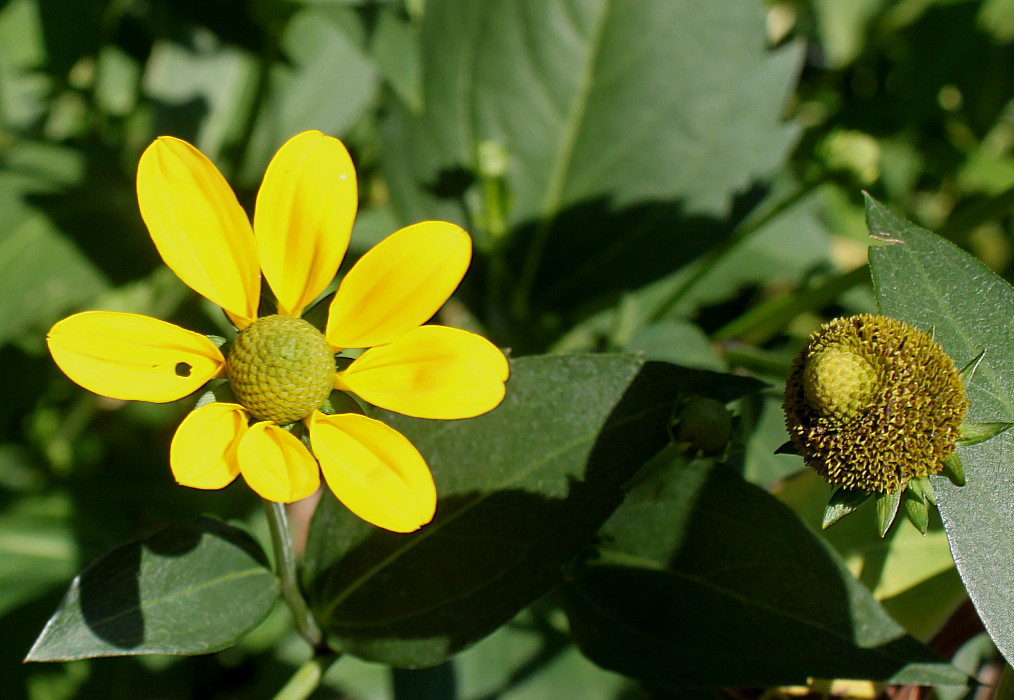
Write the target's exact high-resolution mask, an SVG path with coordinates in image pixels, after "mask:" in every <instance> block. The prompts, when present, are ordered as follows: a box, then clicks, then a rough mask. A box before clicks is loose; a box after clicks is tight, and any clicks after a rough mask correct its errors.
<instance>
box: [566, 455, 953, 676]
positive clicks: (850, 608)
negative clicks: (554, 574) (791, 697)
mask: <svg viewBox="0 0 1014 700" xmlns="http://www.w3.org/2000/svg"><path fill="white" fill-rule="evenodd" d="M597 551H598V559H597V560H596V561H595V562H593V563H591V564H590V565H589V567H588V568H587V570H586V571H585V572H584V573H583V574H582V575H581V576H580V577H578V578H577V580H576V581H574V582H573V583H571V584H568V585H567V586H566V587H565V588H564V592H565V601H566V609H567V612H568V616H569V618H570V623H571V631H572V633H573V635H574V637H575V639H576V640H577V642H578V644H579V645H580V646H581V647H582V649H583V650H584V652H585V653H586V654H587V655H588V656H589V657H591V659H592V660H594V661H595V662H597V663H598V664H600V665H601V666H604V667H605V668H609V669H611V670H614V671H619V672H621V673H624V674H626V675H629V676H633V677H635V678H638V679H641V680H643V681H646V682H648V683H650V684H659V685H665V686H767V685H782V684H798V683H803V682H805V681H806V679H807V678H811V677H816V678H869V679H875V680H892V681H895V682H906V683H951V684H962V683H964V675H963V674H962V673H960V672H958V671H957V670H956V669H952V668H951V667H950V666H948V665H947V664H944V663H942V662H940V661H939V660H938V659H937V658H936V657H935V656H934V655H933V654H932V652H930V651H929V650H928V649H926V648H925V647H923V646H922V645H921V644H919V643H918V642H917V641H916V640H914V639H913V638H911V637H909V636H908V635H907V634H906V633H905V631H904V630H903V629H902V628H901V627H899V626H898V625H897V623H895V622H893V621H892V620H891V618H890V617H889V616H888V615H887V613H885V612H884V610H883V609H882V608H881V607H880V606H879V605H878V604H877V603H876V601H875V600H874V599H873V596H872V595H870V593H869V591H868V590H867V589H866V588H864V587H863V586H862V585H861V584H859V583H858V582H856V580H855V579H854V578H853V577H852V575H851V574H850V573H849V572H848V570H847V569H846V568H845V567H844V566H843V565H842V563H841V561H840V560H839V559H838V557H837V556H836V555H835V554H834V553H833V551H832V550H831V549H830V548H829V547H828V546H827V545H825V544H824V543H823V542H822V541H821V540H820V539H819V538H817V537H816V536H814V535H813V533H811V532H810V531H809V530H808V529H807V528H806V527H805V526H803V524H802V523H801V522H800V521H799V518H798V517H796V516H795V515H794V514H793V513H792V512H791V511H790V510H789V509H788V508H786V507H785V506H784V505H782V504H781V503H779V502H778V501H777V500H776V499H775V498H774V497H773V496H771V495H769V494H768V493H767V492H765V491H763V490H762V489H760V488H758V487H756V486H753V485H751V484H748V483H747V482H745V481H743V479H742V478H740V476H739V475H738V474H736V473H735V472H734V471H733V470H732V469H730V468H729V467H727V466H725V465H722V464H717V463H714V462H712V461H709V460H696V461H691V460H689V459H688V458H687V457H685V456H684V455H681V454H679V453H677V452H676V451H675V450H672V449H670V450H667V451H666V452H663V453H662V454H660V455H659V456H658V458H657V459H656V460H654V461H653V462H652V463H651V464H650V465H648V466H647V467H645V478H644V480H642V481H641V482H640V483H639V484H638V485H637V487H636V488H634V489H633V490H632V491H631V492H630V494H629V495H628V496H627V499H626V501H624V504H623V505H622V506H621V507H620V508H619V509H618V510H617V511H616V513H614V514H613V516H612V517H611V518H610V519H609V521H608V522H607V523H606V525H605V526H604V527H603V530H602V535H601V538H600V542H599V545H598V547H597Z"/></svg>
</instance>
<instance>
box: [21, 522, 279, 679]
mask: <svg viewBox="0 0 1014 700" xmlns="http://www.w3.org/2000/svg"><path fill="white" fill-rule="evenodd" d="M278 590H279V589H278V579H277V578H276V577H275V575H274V574H273V573H272V572H271V570H270V569H269V568H268V567H267V562H266V560H265V557H264V553H263V552H262V551H261V549H260V547H259V546H258V545H257V543H256V542H255V541H254V540H253V539H252V538H251V537H250V536H249V535H247V534H246V533H245V532H243V531H242V530H238V529H236V528H234V527H230V526H228V525H226V524H224V523H221V522H218V521H217V520H212V519H210V518H201V519H199V520H196V521H194V522H192V523H186V524H180V525H170V526H169V527H167V528H165V529H163V530H160V531H159V532H157V533H155V534H154V535H152V536H150V537H147V538H145V539H143V540H138V541H137V542H132V543H130V544H127V545H123V546H122V547H117V548H116V549H114V550H112V551H110V552H108V553H107V554H105V555H103V556H102V557H99V558H98V559H97V560H95V561H94V562H92V564H90V565H89V566H88V567H87V568H85V569H84V571H82V572H81V573H80V574H78V576H77V577H76V578H75V579H74V581H73V583H71V586H70V589H69V590H68V591H67V594H66V595H65V596H64V599H63V601H62V602H61V603H60V606H59V608H57V610H56V612H55V613H54V614H53V616H52V617H51V618H50V619H49V622H48V623H46V628H45V629H44V630H43V631H42V634H41V635H39V638H38V639H37V640H36V641H35V644H34V645H33V646H32V649H31V651H29V652H28V656H27V658H26V659H25V660H26V661H72V660H75V659H87V658H94V657H100V656H132V655H137V654H204V653H208V652H212V651H218V650H220V649H225V648H226V647H229V646H231V645H232V644H234V643H235V642H236V641H237V640H238V639H239V638H240V637H242V636H243V635H244V634H246V633H247V632H249V631H250V630H251V629H253V627H255V626H256V625H257V624H258V623H259V622H260V621H261V620H263V619H264V617H265V616H267V614H268V612H270V610H271V608H272V606H273V605H274V603H275V600H276V599H277V598H278Z"/></svg>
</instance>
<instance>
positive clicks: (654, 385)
mask: <svg viewBox="0 0 1014 700" xmlns="http://www.w3.org/2000/svg"><path fill="white" fill-rule="evenodd" d="M758 384H759V383H758V382H756V381H754V380H751V379H745V378H742V377H733V376H729V375H722V374H717V373H714V372H705V371H696V370H687V369H684V368H681V367H677V366H676V365H669V364H663V363H647V364H646V363H644V362H643V361H642V360H641V359H639V358H638V357H636V356H632V355H598V356H596V355H588V356H583V355H565V356H550V357H530V358H522V359H520V360H517V361H515V362H513V365H512V376H511V380H510V382H509V383H508V385H507V397H506V399H505V400H504V402H503V403H502V404H501V405H500V406H499V407H498V408H497V409H496V410H494V411H492V412H490V413H488V414H486V415H484V416H480V417H478V418H474V419H470V420H463V421H424V420H416V419H409V418H405V417H401V416H395V415H392V414H384V415H383V416H382V417H383V418H384V420H385V421H387V422H389V423H390V424H392V425H393V426H395V427H396V428H397V429H398V430H400V431H401V432H403V433H404V434H405V435H407V436H408V437H409V439H411V440H412V442H413V444H415V445H416V446H417V447H418V448H419V450H420V451H421V452H422V454H423V456H425V457H426V460H427V462H428V463H429V465H430V467H431V468H432V470H433V474H434V478H435V479H436V482H437V489H438V492H439V494H440V502H439V507H438V509H437V515H436V518H435V519H434V521H433V522H432V523H431V524H429V525H427V526H426V527H424V528H423V529H422V530H420V531H419V532H417V533H413V534H411V535H397V534H393V533H389V532H385V531H381V530H378V529H377V528H374V527H371V526H369V525H367V524H366V523H363V522H362V521H360V520H358V519H357V518H355V517H354V516H352V515H351V514H350V513H348V512H347V511H345V509H344V508H342V507H341V506H340V505H338V504H337V502H336V501H335V500H334V499H333V498H331V497H330V495H328V496H325V499H324V501H323V502H322V503H321V506H320V507H319V509H318V512H317V514H316V516H315V517H314V521H313V524H312V527H311V532H310V541H309V544H308V551H307V561H306V566H307V568H308V573H309V581H308V588H309V594H310V598H311V605H312V606H313V608H314V609H315V610H316V612H317V614H318V618H319V620H320V622H321V624H322V625H323V626H324V627H325V629H326V630H327V632H328V634H329V639H330V641H331V642H332V643H334V644H335V645H336V646H337V647H338V648H339V649H340V650H342V651H345V652H351V653H353V654H356V655H359V656H363V657H365V658H368V659H372V660H376V661H383V662H385V663H390V664H394V665H397V666H421V665H433V664H437V663H439V662H441V661H443V660H445V659H447V658H448V657H449V656H451V655H452V654H454V653H455V652H456V651H458V650H460V649H462V648H463V647H465V646H467V645H469V644H471V643H472V642H474V641H476V640H478V639H479V638H481V637H483V636H485V635H486V634H489V633H490V632H492V631H493V630H495V629H496V628H497V627H499V626H500V625H501V624H503V623H505V622H507V621H508V620H509V619H511V618H512V617H513V616H514V615H515V614H516V613H517V612H518V611H519V610H520V609H522V608H523V607H525V606H526V605H528V604H529V603H531V602H532V601H533V600H535V599H536V598H537V597H539V596H540V595H542V594H543V593H545V592H546V591H547V590H548V589H550V588H552V587H553V586H555V585H557V584H558V583H559V582H560V581H561V580H562V577H563V569H564V566H565V565H566V564H567V563H568V562H570V561H571V560H572V559H573V558H574V557H575V556H576V555H577V554H578V553H579V552H580V551H581V550H582V549H583V547H585V546H586V545H587V543H588V542H589V541H590V540H591V539H592V537H593V536H594V534H595V532H596V530H597V529H598V528H599V526H600V525H601V524H602V523H603V522H604V521H605V519H606V518H607V517H608V516H609V514H610V513H611V512H612V511H613V510H614V509H615V508H616V506H617V505H619V503H620V500H621V499H622V494H623V487H624V484H625V483H626V482H627V480H628V479H629V478H630V477H631V476H632V475H633V474H634V473H635V472H636V471H637V469H638V468H639V467H640V466H641V465H642V464H644V463H645V462H646V461H647V460H648V459H650V458H651V457H652V456H653V455H654V454H656V453H657V452H658V450H660V449H661V448H662V447H663V446H664V445H665V444H666V443H667V442H668V440H669V434H668V426H669V422H670V418H671V415H672V410H673V405H674V403H675V402H676V400H677V398H678V397H679V396H680V395H681V394H690V393H692V394H705V395H711V396H715V397H717V398H719V399H721V400H723V401H727V400H730V399H732V398H734V397H736V396H739V395H741V394H743V393H746V392H748V391H751V390H753V389H756V388H757V386H758Z"/></svg>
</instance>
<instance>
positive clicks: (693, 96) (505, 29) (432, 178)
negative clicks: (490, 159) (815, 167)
mask: <svg viewBox="0 0 1014 700" xmlns="http://www.w3.org/2000/svg"><path fill="white" fill-rule="evenodd" d="M421 32H422V34H421V42H420V43H421V46H422V48H423V51H422V75H423V104H424V105H425V109H424V110H422V111H421V112H417V113H414V112H412V111H411V110H410V109H408V108H406V107H404V106H402V105H397V104H394V105H392V106H391V107H392V108H391V109H390V110H389V111H390V113H391V115H392V116H391V118H390V119H389V121H388V122H387V124H386V130H385V139H384V141H385V145H387V146H388V148H387V149H386V153H385V161H384V169H385V172H386V174H387V176H388V183H389V185H390V189H391V194H392V198H393V200H394V201H395V203H396V205H397V206H398V208H399V209H400V210H401V211H402V212H403V214H404V216H405V218H406V219H407V220H418V219H421V218H440V219H450V220H452V221H457V222H459V223H465V222H466V221H474V220H476V219H480V220H481V219H484V218H487V217H485V216H484V214H485V212H484V211H483V210H484V209H485V203H484V201H483V200H482V195H481V194H480V193H479V192H478V191H477V188H474V187H473V185H474V184H475V183H476V181H477V174H478V171H479V168H478V164H477V154H478V153H479V150H480V144H483V143H493V144H497V145H498V147H500V148H502V150H503V152H504V153H506V155H507V162H508V164H509V167H508V170H507V173H506V188H507V191H508V192H507V195H508V196H507V200H508V201H509V202H510V204H511V206H510V211H509V212H508V217H507V224H508V227H509V228H510V229H511V233H510V235H511V236H512V239H511V241H510V248H511V250H512V257H513V259H514V260H515V261H516V263H517V264H516V268H517V270H518V271H519V273H518V274H519V275H520V276H521V277H522V282H521V285H520V286H519V287H518V288H517V289H518V290H519V291H518V293H519V294H523V293H524V292H525V291H527V290H525V289H523V287H525V286H526V285H527V284H528V283H529V282H532V288H533V289H532V291H533V295H532V296H533V297H534V298H533V299H532V301H533V302H534V305H536V306H542V307H555V308H562V307H570V306H572V305H574V304H575V303H585V302H587V300H588V298H589V295H599V294H605V293H612V292H615V291H617V290H620V289H631V288H635V287H638V286H641V285H643V284H645V283H646V282H648V281H650V280H652V279H656V278H658V277H660V276H662V275H665V274H668V273H670V272H672V270H673V269H674V268H677V267H679V266H680V265H681V264H684V263H686V262H688V261H689V260H692V259H693V258H694V257H695V256H696V255H698V254H700V253H701V252H702V251H703V250H704V249H706V248H707V247H709V246H710V245H713V244H714V243H715V242H717V241H719V240H721V239H722V238H723V237H724V236H725V235H727V234H728V233H729V232H730V231H731V230H732V227H733V226H734V224H735V223H736V221H738V220H739V219H741V218H742V217H743V216H744V215H745V214H746V213H747V211H748V210H749V208H750V206H751V205H753V204H755V203H756V200H757V197H756V196H755V195H757V194H759V188H758V189H757V190H754V191H751V187H754V186H755V185H757V184H758V183H760V182H763V181H764V180H765V179H766V178H767V177H768V176H769V173H771V172H772V171H773V170H774V169H775V168H776V167H777V166H778V165H779V164H780V163H781V162H782V160H783V159H784V158H785V156H786V154H787V152H788V149H789V148H790V147H791V144H792V142H793V141H794V139H795V133H796V132H795V129H794V127H793V126H792V125H791V124H789V123H786V122H785V121H784V120H783V116H782V115H783V110H784V104H785V100H786V97H787V96H788V94H789V93H790V91H791V89H792V87H793V85H794V84H795V81H796V75H797V71H798V66H799V60H800V58H801V56H802V54H801V53H800V49H801V48H802V47H801V46H799V45H792V46H788V47H784V48H782V49H778V50H770V49H769V48H768V39H767V35H766V30H765V19H764V10H763V8H762V7H760V6H759V5H757V6H747V5H742V4H729V3H716V2H712V1H711V0H668V1H667V2H652V3H629V2H614V1H612V0H566V1H565V2H549V3H547V2H542V1H541V0H484V1H483V2H474V1H473V0H431V1H430V2H428V3H427V5H426V13H425V16H424V21H423V26H422V29H421ZM635 46H636V50H633V51H632V50H631V47H635ZM747 111H748V112H749V113H750V115H751V118H750V119H743V118H742V115H743V113H745V112H747ZM663 125H664V126H663ZM744 193H746V194H744ZM476 210H478V211H476ZM619 231H622V232H623V235H618V233H617V232H619ZM498 243H499V241H481V240H480V241H479V244H480V248H481V247H483V246H487V247H491V246H492V245H494V244H498ZM526 267H527V268H528V269H527V270H525V269H523V268H526ZM530 276H531V277H530Z"/></svg>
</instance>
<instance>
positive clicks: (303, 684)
mask: <svg viewBox="0 0 1014 700" xmlns="http://www.w3.org/2000/svg"><path fill="white" fill-rule="evenodd" d="M338 656H339V655H338V654H334V653H332V654H329V655H326V656H315V657H313V658H312V659H310V660H309V661H307V662H306V663H305V664H303V665H302V666H300V667H299V668H298V669H296V672H295V673H294V674H292V678H290V679H289V682H288V683H286V684H285V686H284V687H283V688H282V689H281V690H279V691H278V693H276V694H275V697H274V700H306V698H308V697H310V695H311V694H312V693H313V691H315V690H316V689H317V688H318V686H320V681H321V679H322V678H323V677H324V674H325V673H326V672H327V669H328V668H329V667H330V666H331V664H333V663H334V662H335V661H337V660H338Z"/></svg>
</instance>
